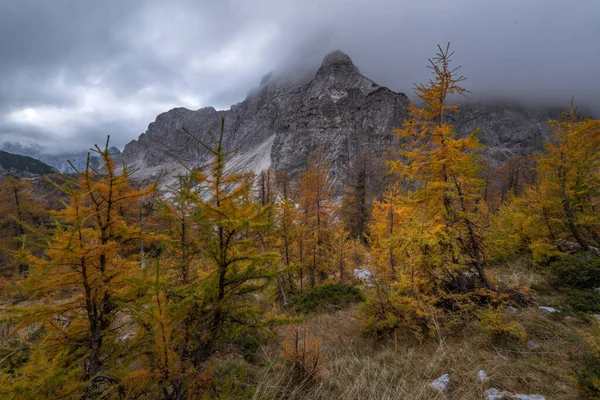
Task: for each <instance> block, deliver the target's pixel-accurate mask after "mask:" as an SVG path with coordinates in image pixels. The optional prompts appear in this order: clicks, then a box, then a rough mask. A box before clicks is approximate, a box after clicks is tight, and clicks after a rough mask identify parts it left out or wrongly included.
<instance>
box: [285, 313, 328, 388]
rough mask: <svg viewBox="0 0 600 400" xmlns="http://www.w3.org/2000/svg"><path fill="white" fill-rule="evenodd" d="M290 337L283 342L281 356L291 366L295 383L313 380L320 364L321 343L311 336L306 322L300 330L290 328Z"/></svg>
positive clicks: (294, 327)
mask: <svg viewBox="0 0 600 400" xmlns="http://www.w3.org/2000/svg"><path fill="white" fill-rule="evenodd" d="M290 333H291V336H290V337H289V338H288V340H286V341H284V342H283V348H282V350H281V356H282V358H283V359H284V360H285V362H286V363H288V364H290V365H291V366H292V370H293V378H294V380H295V381H308V380H312V379H313V378H315V376H316V375H317V373H318V372H319V369H320V364H321V362H322V355H321V341H320V340H319V339H318V338H317V337H315V336H313V335H312V334H311V333H310V332H309V331H308V328H307V325H306V322H304V324H302V328H300V327H297V326H292V327H290Z"/></svg>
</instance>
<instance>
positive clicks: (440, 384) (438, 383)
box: [431, 374, 450, 393]
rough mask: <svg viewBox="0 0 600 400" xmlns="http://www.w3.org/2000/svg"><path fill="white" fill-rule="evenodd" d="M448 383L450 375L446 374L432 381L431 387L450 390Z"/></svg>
mask: <svg viewBox="0 0 600 400" xmlns="http://www.w3.org/2000/svg"><path fill="white" fill-rule="evenodd" d="M448 385H450V375H448V374H444V375H442V376H440V377H439V378H437V379H436V380H435V381H433V382H431V388H432V389H434V390H437V391H439V392H442V393H447V392H448Z"/></svg>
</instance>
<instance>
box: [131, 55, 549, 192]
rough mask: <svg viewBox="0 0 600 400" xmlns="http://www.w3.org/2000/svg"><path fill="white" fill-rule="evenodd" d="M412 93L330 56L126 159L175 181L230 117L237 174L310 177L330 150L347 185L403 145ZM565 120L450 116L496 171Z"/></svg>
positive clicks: (151, 133) (533, 114)
mask: <svg viewBox="0 0 600 400" xmlns="http://www.w3.org/2000/svg"><path fill="white" fill-rule="evenodd" d="M408 104H409V101H408V98H407V96H406V95H404V94H403V93H397V92H394V91H392V90H390V89H388V88H386V87H383V86H379V85H377V84H376V83H375V82H373V81H372V80H370V79H368V78H366V77H364V76H363V75H362V74H361V73H360V71H359V70H358V68H357V67H356V66H355V65H354V63H353V62H352V60H351V59H350V58H349V57H348V56H347V55H346V54H344V53H342V52H341V51H335V52H333V53H330V54H329V55H327V56H326V57H325V59H324V60H323V63H322V64H321V66H320V68H319V69H318V70H317V71H316V73H315V74H314V76H312V78H310V79H304V80H300V81H289V80H288V81H285V80H281V79H275V78H273V77H272V76H271V75H267V76H266V77H265V78H263V80H262V81H261V84H260V86H259V88H258V89H256V90H254V91H253V92H251V93H250V94H249V95H248V96H247V98H246V99H245V100H244V101H242V102H240V103H238V104H236V105H233V106H231V108H230V109H229V110H220V111H218V110H216V109H214V108H212V107H207V108H202V109H200V110H196V111H192V110H188V109H185V108H176V109H173V110H171V111H168V112H166V113H163V114H160V115H159V116H158V117H157V118H156V121H154V122H153V123H151V124H150V125H149V127H148V130H147V131H146V132H145V133H143V134H142V135H141V136H140V137H139V138H138V139H137V140H134V141H132V142H130V143H129V144H128V145H126V147H125V149H124V151H123V154H122V160H123V161H125V162H126V163H127V164H129V165H131V166H134V167H138V168H140V173H141V175H142V177H146V178H150V177H153V176H157V175H158V174H159V173H160V172H161V170H163V174H166V175H167V176H169V175H171V176H173V175H174V174H176V173H178V172H179V171H182V170H183V167H182V166H181V165H180V162H183V163H185V164H187V165H188V166H189V167H199V166H202V165H203V163H206V162H207V161H208V159H209V158H208V152H207V151H206V149H204V148H203V147H202V146H201V145H200V144H199V143H197V142H196V141H195V140H194V139H193V138H191V137H189V136H188V135H186V134H185V133H183V132H182V128H186V129H187V130H189V131H190V132H192V133H193V134H194V135H195V136H196V137H197V138H198V139H200V140H201V141H203V142H207V143H210V142H211V141H212V138H211V136H210V134H209V132H210V131H212V132H213V133H215V134H216V133H217V132H218V130H219V121H220V119H221V118H225V134H224V144H225V147H226V148H227V149H228V150H230V151H231V152H232V156H231V157H232V159H233V160H234V161H235V162H234V164H236V166H237V167H247V168H251V169H254V170H255V171H259V170H261V169H265V168H268V167H272V168H274V169H278V170H286V171H288V172H289V173H290V174H292V175H294V174H297V173H298V172H300V171H302V170H304V169H305V168H306V164H307V160H308V158H309V156H310V155H311V154H314V153H315V152H316V151H317V150H318V149H322V151H323V152H324V155H325V156H326V157H327V158H328V159H329V160H330V162H331V177H332V178H333V180H334V182H335V184H336V185H337V186H338V187H340V186H342V185H343V182H342V180H343V177H344V171H345V170H346V168H348V167H349V166H351V165H352V164H353V162H354V161H355V160H356V158H357V155H359V154H361V153H366V154H369V156H370V157H377V156H379V155H381V154H382V153H383V152H384V151H385V150H386V149H387V148H389V147H390V146H391V145H398V143H397V141H396V137H395V135H394V133H393V127H395V126H399V125H401V124H402V122H403V120H404V119H405V118H406V117H407V115H408ZM553 116H556V114H552V113H549V112H542V111H531V110H525V109H522V108H518V107H515V106H507V105H503V106H498V105H495V106H483V105H469V104H468V105H465V106H463V107H462V111H461V112H460V113H458V114H455V115H452V116H450V117H449V118H450V120H451V121H452V122H454V123H455V126H456V129H457V132H458V134H459V135H467V134H469V133H470V132H472V131H473V130H474V129H475V128H477V127H481V129H482V131H481V133H480V140H481V141H482V143H483V144H485V145H486V146H488V147H487V149H486V150H484V154H485V155H486V156H487V157H489V158H490V159H491V160H492V162H493V163H495V164H497V163H500V162H502V161H503V160H504V159H506V158H507V157H509V156H510V155H512V154H529V153H531V152H532V151H534V150H538V149H540V148H541V145H542V143H543V140H544V139H545V137H546V136H547V134H548V126H547V124H546V121H547V120H548V118H550V117H553Z"/></svg>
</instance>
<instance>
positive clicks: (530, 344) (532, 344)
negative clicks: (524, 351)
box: [527, 340, 540, 350]
mask: <svg viewBox="0 0 600 400" xmlns="http://www.w3.org/2000/svg"><path fill="white" fill-rule="evenodd" d="M527 347H528V348H529V350H537V349H539V348H540V346H539V345H538V344H537V343H536V342H532V341H531V340H528V341H527Z"/></svg>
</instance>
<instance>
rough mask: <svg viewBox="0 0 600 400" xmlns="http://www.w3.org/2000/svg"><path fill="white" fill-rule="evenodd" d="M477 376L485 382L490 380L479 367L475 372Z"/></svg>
mask: <svg viewBox="0 0 600 400" xmlns="http://www.w3.org/2000/svg"><path fill="white" fill-rule="evenodd" d="M477 378H479V380H480V381H481V382H483V383H485V382H487V381H489V380H490V377H489V376H487V374H486V373H485V371H484V370H482V369H480V370H479V372H477Z"/></svg>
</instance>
